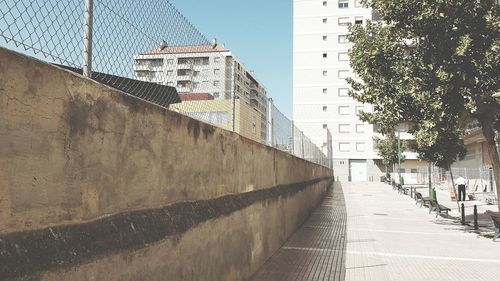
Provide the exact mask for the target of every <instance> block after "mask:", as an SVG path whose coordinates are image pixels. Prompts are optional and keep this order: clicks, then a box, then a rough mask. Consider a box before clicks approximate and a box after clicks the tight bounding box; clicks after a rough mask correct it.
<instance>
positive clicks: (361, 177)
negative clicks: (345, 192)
mask: <svg viewBox="0 0 500 281" xmlns="http://www.w3.org/2000/svg"><path fill="white" fill-rule="evenodd" d="M349 170H350V171H351V181H357V182H360V181H367V180H368V177H367V174H368V173H367V171H366V170H367V167H366V160H350V161H349Z"/></svg>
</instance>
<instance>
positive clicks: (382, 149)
mask: <svg viewBox="0 0 500 281" xmlns="http://www.w3.org/2000/svg"><path fill="white" fill-rule="evenodd" d="M400 145H401V151H404V150H405V149H406V147H407V145H406V142H404V141H402V142H401V143H400ZM376 148H377V150H378V155H379V156H380V157H382V163H383V164H384V165H385V167H386V172H387V166H390V167H392V165H394V164H396V163H398V160H400V161H404V160H405V159H406V157H405V156H404V155H401V156H400V158H398V152H399V150H398V139H397V138H396V136H395V134H394V132H393V133H392V134H388V135H387V136H386V138H385V139H383V140H379V141H378V143H377V145H376Z"/></svg>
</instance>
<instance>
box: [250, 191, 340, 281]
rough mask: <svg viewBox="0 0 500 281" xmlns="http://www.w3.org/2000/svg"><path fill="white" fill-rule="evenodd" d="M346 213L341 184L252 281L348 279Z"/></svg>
mask: <svg viewBox="0 0 500 281" xmlns="http://www.w3.org/2000/svg"><path fill="white" fill-rule="evenodd" d="M346 218H347V217H346V210H345V202H344V195H343V192H342V188H341V186H340V185H334V187H333V188H332V189H331V190H329V192H328V194H327V196H326V197H325V199H324V200H323V202H322V203H321V205H320V206H319V207H318V208H317V209H316V210H315V211H314V212H313V213H312V215H311V217H310V218H309V219H308V220H307V221H306V223H305V224H304V225H303V226H302V228H300V229H299V230H298V231H297V232H295V233H294V234H293V235H292V237H291V238H290V239H289V240H288V241H287V242H286V243H285V245H284V246H283V247H282V248H281V249H280V250H279V251H278V252H277V253H276V254H275V255H274V256H273V257H271V258H270V259H269V260H268V261H267V262H266V264H264V266H263V267H262V268H261V269H260V270H259V271H258V272H257V273H256V274H255V275H254V276H253V278H252V279H251V280H252V281H282V280H283V281H284V280H286V281H289V280H290V281H291V280H318V281H333V280H335V281H336V280H345V247H346V239H345V234H346Z"/></svg>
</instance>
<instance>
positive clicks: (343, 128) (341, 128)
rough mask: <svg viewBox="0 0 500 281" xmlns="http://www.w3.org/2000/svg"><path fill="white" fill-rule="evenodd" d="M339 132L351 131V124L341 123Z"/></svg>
mask: <svg viewBox="0 0 500 281" xmlns="http://www.w3.org/2000/svg"><path fill="white" fill-rule="evenodd" d="M339 133H344V134H345V133H349V124H339Z"/></svg>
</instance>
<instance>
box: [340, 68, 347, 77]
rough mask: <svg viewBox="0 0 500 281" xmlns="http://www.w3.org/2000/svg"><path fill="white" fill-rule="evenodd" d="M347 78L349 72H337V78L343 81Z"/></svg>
mask: <svg viewBox="0 0 500 281" xmlns="http://www.w3.org/2000/svg"><path fill="white" fill-rule="evenodd" d="M347 77H349V70H345V69H344V70H339V78H340V79H345V78H347Z"/></svg>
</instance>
